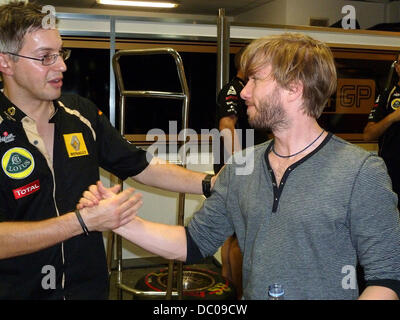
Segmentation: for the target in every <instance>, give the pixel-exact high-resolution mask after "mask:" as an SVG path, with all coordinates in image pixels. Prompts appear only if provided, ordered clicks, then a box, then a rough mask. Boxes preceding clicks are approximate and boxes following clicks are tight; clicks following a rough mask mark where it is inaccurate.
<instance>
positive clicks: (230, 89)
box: [217, 81, 242, 120]
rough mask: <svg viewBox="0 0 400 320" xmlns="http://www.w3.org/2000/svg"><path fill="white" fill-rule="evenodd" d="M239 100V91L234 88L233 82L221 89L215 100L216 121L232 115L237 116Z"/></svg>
mask: <svg viewBox="0 0 400 320" xmlns="http://www.w3.org/2000/svg"><path fill="white" fill-rule="evenodd" d="M241 99H242V98H241V97H240V91H239V90H238V89H237V88H235V85H234V83H233V81H231V82H230V83H228V84H227V85H226V86H225V87H223V88H222V90H221V91H220V93H219V95H218V99H217V115H218V120H219V119H221V118H224V117H229V116H232V115H233V116H237V115H238V112H239V109H238V107H239V102H240V100H241Z"/></svg>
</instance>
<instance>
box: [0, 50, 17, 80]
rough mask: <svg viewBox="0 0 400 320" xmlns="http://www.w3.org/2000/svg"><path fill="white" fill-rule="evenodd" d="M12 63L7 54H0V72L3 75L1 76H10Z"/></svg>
mask: <svg viewBox="0 0 400 320" xmlns="http://www.w3.org/2000/svg"><path fill="white" fill-rule="evenodd" d="M12 65H13V61H11V58H10V57H9V55H8V54H5V53H0V72H2V73H3V75H9V76H10V75H12V74H13V73H14V72H13V69H12Z"/></svg>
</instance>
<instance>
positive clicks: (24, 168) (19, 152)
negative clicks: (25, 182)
mask: <svg viewBox="0 0 400 320" xmlns="http://www.w3.org/2000/svg"><path fill="white" fill-rule="evenodd" d="M1 166H2V168H3V170H4V173H5V174H6V175H7V176H9V177H10V178H12V179H24V178H26V177H28V176H29V175H30V174H31V173H32V171H33V169H34V168H35V161H34V159H33V156H32V154H31V153H30V152H29V151H28V150H26V149H24V148H18V147H16V148H12V149H10V150H8V151H7V152H6V153H5V154H4V156H3V157H2V159H1Z"/></svg>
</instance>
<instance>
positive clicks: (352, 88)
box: [336, 79, 375, 113]
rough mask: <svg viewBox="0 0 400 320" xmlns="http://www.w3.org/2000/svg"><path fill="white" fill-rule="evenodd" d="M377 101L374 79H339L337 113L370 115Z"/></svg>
mask: <svg viewBox="0 0 400 320" xmlns="http://www.w3.org/2000/svg"><path fill="white" fill-rule="evenodd" d="M374 101H375V81H374V80H372V79H338V85H337V92H336V112H337V113H369V112H370V111H371V108H372V106H373V105H374Z"/></svg>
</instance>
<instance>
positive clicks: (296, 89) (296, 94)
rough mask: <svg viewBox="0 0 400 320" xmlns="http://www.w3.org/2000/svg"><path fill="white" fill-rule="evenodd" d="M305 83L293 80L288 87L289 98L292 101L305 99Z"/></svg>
mask: <svg viewBox="0 0 400 320" xmlns="http://www.w3.org/2000/svg"><path fill="white" fill-rule="evenodd" d="M303 88H304V86H303V83H302V82H301V81H296V82H292V83H291V84H289V87H288V89H287V98H288V100H289V101H290V102H293V101H296V100H299V99H300V100H302V99H303Z"/></svg>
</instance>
